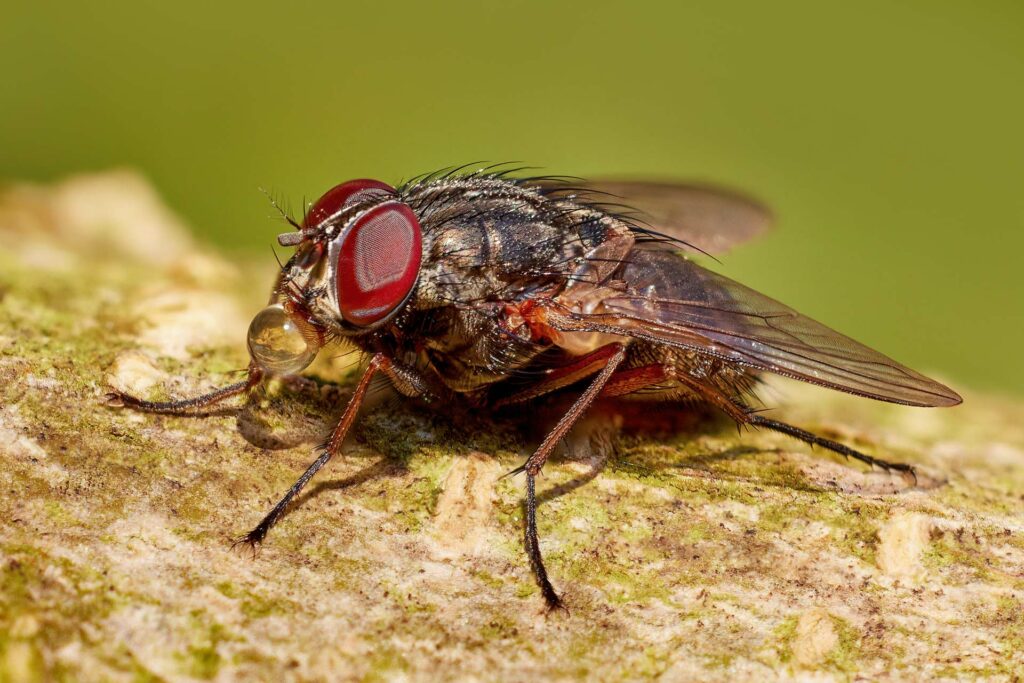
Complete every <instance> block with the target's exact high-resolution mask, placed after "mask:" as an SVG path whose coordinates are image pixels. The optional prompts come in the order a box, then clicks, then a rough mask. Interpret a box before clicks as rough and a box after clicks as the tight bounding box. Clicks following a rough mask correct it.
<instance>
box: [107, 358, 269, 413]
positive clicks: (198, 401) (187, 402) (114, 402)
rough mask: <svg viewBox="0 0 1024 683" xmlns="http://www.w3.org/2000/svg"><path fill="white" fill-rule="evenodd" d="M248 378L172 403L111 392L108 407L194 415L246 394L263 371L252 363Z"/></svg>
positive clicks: (260, 378)
mask: <svg viewBox="0 0 1024 683" xmlns="http://www.w3.org/2000/svg"><path fill="white" fill-rule="evenodd" d="M248 373H249V374H248V376H247V377H246V378H245V379H244V380H242V381H241V382H235V383H234V384H229V385H228V386H226V387H221V388H220V389H214V390H213V391H211V392H210V393H208V394H203V395H202V396H196V397H194V398H182V399H177V400H172V401H144V400H142V399H141V398H136V397H134V396H131V395H130V394H126V393H124V392H122V391H111V392H110V393H108V394H107V395H106V399H107V405H110V406H113V407H116V408H122V407H123V408H131V409H133V410H139V411H142V412H144V413H163V414H166V415H194V414H196V413H198V412H200V411H201V410H203V409H205V408H209V407H210V406H212V405H216V404H218V403H220V402H221V401H223V400H225V399H228V398H231V397H232V396H237V395H239V394H244V393H246V392H248V391H249V390H251V389H252V388H253V387H255V386H256V385H257V384H259V383H260V380H262V379H263V370H261V369H260V367H259V366H258V365H257V364H256V363H250V364H249V369H248Z"/></svg>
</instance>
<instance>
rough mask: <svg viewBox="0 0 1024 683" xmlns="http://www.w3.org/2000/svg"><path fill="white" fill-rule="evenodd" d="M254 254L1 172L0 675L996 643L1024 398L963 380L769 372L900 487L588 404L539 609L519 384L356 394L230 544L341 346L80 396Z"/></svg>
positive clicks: (523, 663) (119, 378)
mask: <svg viewBox="0 0 1024 683" xmlns="http://www.w3.org/2000/svg"><path fill="white" fill-rule="evenodd" d="M271 265H272V264H271ZM271 273H272V267H268V264H266V263H262V264H261V265H260V266H259V267H257V268H252V267H246V265H245V264H238V263H235V264H231V263H228V262H226V261H224V260H223V259H222V258H220V257H218V256H216V255H212V254H209V253H207V252H204V251H202V250H200V249H197V248H196V247H195V246H194V245H193V244H192V243H191V240H190V239H189V237H188V236H187V233H186V232H185V231H184V230H183V229H182V228H181V226H180V225H179V224H178V223H177V221H176V220H175V219H174V218H173V217H172V216H170V214H169V213H168V212H167V210H166V209H165V208H164V207H163V206H162V205H161V204H160V203H159V201H158V200H157V199H156V197H155V195H154V193H153V192H152V190H150V189H149V188H148V187H147V186H146V184H145V183H144V182H143V181H141V180H139V179H138V178H137V177H135V176H133V175H131V174H128V173H119V174H108V175H102V176H93V177H88V178H80V179H76V180H71V181H69V182H66V183H64V184H61V185H58V186H55V187H45V188H40V187H24V186H22V187H11V188H8V189H7V190H6V191H5V192H4V193H3V195H2V197H0V392H2V405H0V459H2V465H0V485H2V487H3V489H2V490H3V494H4V495H3V496H2V497H0V520H2V521H0V577H2V578H0V581H2V587H0V679H4V680H17V681H21V680H34V679H66V680H159V679H163V680H193V679H214V680H226V681H227V680H243V679H245V680H254V679H262V680H437V679H464V680H536V679H537V678H538V677H545V678H549V679H570V678H584V677H585V678H588V679H592V680H622V679H634V680H635V679H648V678H658V677H660V678H661V679H663V680H764V679H774V678H794V679H800V680H833V679H836V680H848V679H854V678H857V677H865V678H871V679H874V680H884V679H917V678H932V679H941V678H947V679H953V678H961V677H974V676H979V677H986V678H987V679H989V680H1018V679H1019V677H1020V676H1021V675H1022V672H1024V653H1022V651H1024V621H1022V612H1024V404H1021V403H1020V402H1015V401H1013V400H1010V399H1000V398H994V397H986V396H982V395H977V394H974V393H971V392H966V399H967V402H966V404H965V405H964V406H962V407H960V408H957V409H954V410H949V411H928V410H914V409H907V408H900V407H894V406H887V405H881V404H876V403H872V402H869V401H863V400H858V399H854V398H849V397H846V396H841V395H836V394H833V393H829V392H824V391H819V390H815V389H811V388H805V387H801V386H793V385H785V386H784V387H781V391H780V393H783V394H784V395H785V396H784V397H785V399H787V400H786V401H785V404H786V405H787V408H786V409H785V410H781V411H778V413H779V414H780V415H784V416H785V417H786V418H788V419H789V420H791V421H793V422H795V423H797V424H800V425H802V426H805V427H808V428H811V429H814V430H817V431H819V432H823V433H826V434H830V435H833V436H835V437H837V438H841V439H842V440H844V441H847V442H849V443H851V444H855V445H856V446H858V447H861V448H863V449H866V450H868V451H870V452H876V453H879V454H882V455H883V456H884V457H890V458H892V459H898V460H904V461H909V462H913V463H915V464H918V465H920V466H921V470H922V477H921V485H920V487H918V488H913V489H912V488H908V483H907V482H905V481H903V480H902V479H900V478H898V477H890V476H887V475H885V474H882V473H870V472H866V471H865V470H863V469H862V468H859V467H857V466H854V465H847V464H844V463H842V462H839V461H837V460H835V459H833V458H831V457H829V456H827V455H822V454H812V453H810V452H809V451H808V449H806V448H805V447H803V446H802V445H800V444H798V443H795V442H793V441H791V440H788V439H787V438H785V437H783V436H780V435H772V434H758V433H744V434H742V435H738V434H737V432H736V429H735V427H733V426H731V425H730V424H728V423H725V422H722V421H720V420H715V419H707V418H702V417H701V416H686V415H682V416H677V419H670V418H671V417H672V416H671V415H669V414H668V413H660V414H659V413H657V412H656V411H653V410H651V409H650V408H649V407H648V408H646V409H645V410H644V411H643V413H644V414H643V415H642V417H643V418H644V419H643V420H642V421H641V420H639V419H638V418H639V417H641V416H640V415H626V416H622V415H620V414H619V413H618V412H617V409H614V408H610V407H609V408H605V409H603V411H601V412H599V413H595V414H594V415H592V416H591V417H590V418H589V419H588V420H587V424H586V425H585V427H584V428H583V429H581V430H579V431H578V432H577V433H576V434H575V435H574V436H573V438H571V439H569V440H568V448H567V450H566V453H565V455H564V456H563V457H562V458H560V459H557V460H555V461H554V462H552V463H551V464H550V465H549V466H548V468H547V469H546V472H545V476H544V478H543V481H542V487H541V489H542V496H543V503H542V506H541V510H540V520H541V522H540V524H541V537H542V544H543V547H544V549H545V552H546V556H547V558H548V563H549V569H550V570H551V572H552V574H553V577H554V580H555V585H556V586H557V587H558V588H559V589H560V590H562V591H563V592H564V594H565V598H566V601H567V603H568V605H569V607H570V610H571V612H570V614H568V615H565V614H554V615H551V616H545V615H544V614H543V613H542V610H541V604H542V603H541V600H540V597H539V595H538V591H537V588H536V585H535V584H534V581H533V578H532V576H531V574H530V572H529V568H528V565H527V563H526V561H525V558H524V556H523V551H522V543H521V536H522V533H521V522H522V518H521V508H520V501H521V487H522V481H521V480H519V479H516V478H506V479H500V480H499V479H498V476H499V475H500V474H501V473H502V472H505V471H507V470H509V469H511V468H513V467H514V466H516V465H517V464H519V463H520V462H521V460H522V458H523V457H524V455H525V454H526V453H527V452H528V450H529V448H530V445H531V443H536V442H535V440H534V439H536V433H537V431H538V430H539V429H540V427H536V428H534V429H533V430H531V429H528V428H527V426H525V425H524V424H522V422H523V417H522V416H520V417H518V418H517V416H515V415H510V416H503V417H496V418H495V417H487V416H479V415H471V414H468V413H466V412H463V411H460V410H453V411H452V412H451V413H450V414H448V415H443V416H439V415H432V414H429V413H426V412H423V411H421V410H416V409H411V408H409V407H407V406H406V405H404V404H402V403H399V402H395V401H389V400H386V399H384V400H379V401H378V403H377V405H376V406H375V407H373V408H371V409H370V410H368V411H367V413H366V416H365V418H364V419H363V421H362V423H361V426H360V428H359V429H358V430H357V433H356V434H355V436H354V437H353V438H352V439H351V440H350V443H349V444H348V448H347V450H348V455H347V457H346V458H345V459H344V460H342V461H339V462H336V463H333V464H332V465H331V466H330V467H329V468H328V469H327V470H326V471H325V472H324V473H323V474H322V475H321V476H320V477H319V479H318V480H317V482H316V483H315V484H314V485H313V486H312V487H311V490H310V491H309V493H308V494H307V495H304V496H302V498H301V500H300V501H299V504H298V505H296V506H295V507H294V508H293V509H292V511H291V512H290V514H288V516H287V517H286V518H285V520H284V521H283V522H282V523H281V524H280V526H279V527H278V528H276V529H275V530H274V531H273V532H272V533H271V535H270V537H269V538H268V542H267V544H266V545H265V546H264V548H263V550H262V552H261V553H260V554H259V556H258V557H257V558H255V559H253V558H252V557H251V555H249V554H247V553H245V552H240V551H238V550H234V551H233V550H232V548H231V542H232V540H233V539H234V538H237V537H238V536H239V535H241V534H242V533H244V532H245V531H247V530H248V528H249V527H250V526H252V525H253V524H255V522H257V521H258V520H259V519H260V517H261V516H262V514H263V513H264V512H265V511H266V510H267V509H268V508H269V506H270V505H271V504H272V503H273V502H274V501H275V500H276V499H277V497H278V496H279V494H280V493H281V492H282V491H283V490H284V489H285V488H286V487H287V486H288V485H289V484H290V483H291V482H292V481H293V479H294V478H295V477H296V476H297V474H298V473H299V472H300V471H301V469H302V468H303V467H304V466H305V465H306V463H307V461H308V460H309V459H310V454H309V453H310V447H311V445H312V444H314V443H315V442H317V441H318V440H319V439H321V438H322V437H323V435H324V434H325V433H326V431H327V430H328V429H329V428H330V426H331V419H332V416H335V415H337V414H338V411H339V407H340V405H341V402H342V401H344V399H345V398H346V396H347V394H348V391H349V388H350V387H351V385H352V381H353V372H354V369H352V368H348V367H347V366H346V363H347V362H349V360H350V359H351V357H349V358H341V359H337V358H336V359H330V358H324V359H322V360H320V361H318V364H317V365H315V366H314V368H313V369H312V371H311V372H310V373H309V375H310V376H311V377H313V378H314V380H315V381H309V380H307V381H289V382H277V383H275V384H273V385H271V386H270V387H268V388H267V391H266V392H263V393H261V394H259V395H256V396H253V397H252V398H251V399H250V400H249V401H248V402H242V405H241V406H239V407H238V408H237V409H234V408H231V409H227V410H223V411H218V412H217V413H216V414H214V415H212V416H209V417H206V418H175V417H161V416H151V415H140V414H136V413H131V412H127V411H118V410H114V409H110V408H107V407H105V406H104V405H103V403H102V400H101V398H102V396H103V394H104V393H105V392H106V391H107V390H108V388H109V387H110V386H116V387H119V388H123V389H128V390H131V391H133V392H140V393H142V394H144V395H145V396H147V397H150V398H157V397H165V396H168V395H184V394H191V393H194V392H198V391H201V390H203V389H206V388H208V387H211V386H215V385H219V384H226V383H229V382H231V381H233V380H234V379H235V378H236V377H237V375H235V374H233V371H234V370H237V369H238V368H241V367H243V366H244V365H245V363H246V358H245V355H244V334H245V326H246V324H247V320H248V317H249V316H250V315H251V314H252V313H253V312H254V311H256V310H258V308H259V306H260V305H261V303H262V298H263V293H264V292H265V291H266V286H267V283H268V282H269V279H270V275H271ZM323 355H325V356H329V355H330V354H323ZM334 382H338V383H339V384H338V385H335V384H334ZM553 410H554V407H550V409H549V410H547V411H544V410H539V411H537V412H532V413H531V415H529V416H527V417H529V418H530V419H531V420H532V421H534V422H537V423H539V424H540V423H544V422H545V421H550V420H551V419H553V418H552V411H553ZM619 425H624V426H625V427H626V428H629V427H630V426H633V427H637V426H638V427H639V429H638V430H633V431H626V432H622V431H620V430H619Z"/></svg>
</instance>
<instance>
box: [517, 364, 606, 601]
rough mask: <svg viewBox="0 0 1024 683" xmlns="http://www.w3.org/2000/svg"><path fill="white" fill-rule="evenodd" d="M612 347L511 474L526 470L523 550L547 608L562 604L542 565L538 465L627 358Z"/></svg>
mask: <svg viewBox="0 0 1024 683" xmlns="http://www.w3.org/2000/svg"><path fill="white" fill-rule="evenodd" d="M612 346H613V352H612V354H611V355H610V356H609V358H608V362H607V363H606V364H605V366H604V367H603V368H602V369H601V372H599V373H598V374H597V376H596V377H595V378H594V380H593V381H592V382H591V383H590V386H588V387H587V389H586V391H584V392H583V393H582V394H581V395H580V396H579V398H577V399H576V402H575V403H573V404H572V407H570V408H569V410H568V412H567V413H566V414H565V415H563V416H562V419H561V420H559V421H558V424H556V425H555V428H554V429H552V430H551V432H550V433H549V434H548V435H547V437H545V439H544V441H543V442H542V443H541V445H540V447H539V448H537V450H536V451H535V452H534V454H533V455H531V456H530V457H529V458H528V459H527V460H526V462H525V463H523V465H522V467H519V468H517V469H516V470H514V471H513V472H512V474H515V473H518V472H525V473H526V529H525V542H526V552H527V555H528V556H529V558H530V566H531V567H532V568H533V573H534V575H535V576H536V577H537V583H538V585H539V586H540V589H541V593H543V595H544V601H545V602H546V603H547V606H548V608H549V609H557V608H560V607H563V605H562V600H561V598H559V597H558V593H556V592H555V589H554V587H553V586H552V585H551V581H550V580H549V579H548V573H547V569H546V568H545V567H544V558H543V556H542V555H541V552H540V539H539V538H538V536H537V490H536V486H537V484H536V477H537V475H538V474H539V473H540V471H541V468H543V467H544V463H545V462H547V459H548V456H550V455H551V452H552V451H553V450H554V449H555V446H556V445H558V442H559V441H561V440H562V438H563V437H565V435H566V433H568V431H569V430H570V429H572V426H573V425H574V424H576V422H577V420H579V419H580V416H582V415H583V413H585V412H586V410H587V408H589V407H590V405H591V404H592V403H593V402H594V400H595V399H596V398H597V397H598V396H599V395H600V394H601V391H602V389H604V387H605V385H606V384H607V383H608V380H609V379H610V378H611V377H612V375H613V374H615V370H616V368H618V367H619V365H620V364H621V363H622V360H623V359H624V358H625V357H626V348H625V347H624V346H623V345H621V344H614V345H612Z"/></svg>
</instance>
